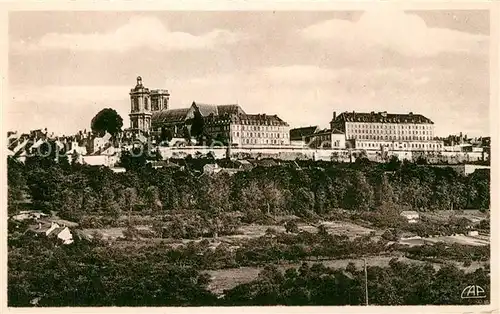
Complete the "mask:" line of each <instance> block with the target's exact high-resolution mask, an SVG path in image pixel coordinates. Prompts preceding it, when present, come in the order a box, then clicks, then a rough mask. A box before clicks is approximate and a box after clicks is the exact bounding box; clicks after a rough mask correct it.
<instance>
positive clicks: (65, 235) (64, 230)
mask: <svg viewBox="0 0 500 314" xmlns="http://www.w3.org/2000/svg"><path fill="white" fill-rule="evenodd" d="M49 236H52V237H57V238H58V239H60V240H61V241H62V242H63V244H71V243H73V235H72V234H71V231H70V230H69V228H68V227H59V228H55V229H54V230H53V231H52V232H51V233H50V234H49Z"/></svg>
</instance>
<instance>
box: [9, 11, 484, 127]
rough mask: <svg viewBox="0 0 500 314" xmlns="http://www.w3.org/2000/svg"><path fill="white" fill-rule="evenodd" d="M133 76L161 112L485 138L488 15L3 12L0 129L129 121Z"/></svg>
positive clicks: (425, 13) (429, 13)
mask: <svg viewBox="0 0 500 314" xmlns="http://www.w3.org/2000/svg"><path fill="white" fill-rule="evenodd" d="M27 21H29V23H28V22H27ZM138 75H141V76H142V78H143V82H144V85H146V86H147V87H149V88H166V89H169V90H170V93H171V105H170V106H171V108H180V107H186V106H189V104H190V103H191V102H192V101H198V102H203V103H218V104H228V103H238V104H240V105H241V106H242V107H243V109H244V110H245V111H246V112H247V113H268V114H278V115H279V116H280V117H281V118H283V119H284V120H285V121H287V122H289V123H290V125H291V126H292V127H298V126H305V125H320V126H324V127H326V126H327V125H328V122H329V121H330V119H331V116H332V112H333V111H334V110H335V111H337V112H342V111H353V110H355V111H365V112H370V111H384V110H385V111H388V112H394V113H408V112H410V111H412V112H414V113H421V114H424V115H425V116H427V117H429V118H430V119H431V120H433V121H434V122H435V123H436V132H437V134H438V135H448V134H450V133H458V132H465V133H467V134H469V135H471V136H480V135H488V134H489V125H488V123H489V118H488V111H489V13H488V11H417V12H408V11H406V12H404V11H396V10H393V9H389V8H384V9H380V10H375V11H366V12H355V11H342V12H340V11H322V12H299V11H295V12H272V11H268V12H248V11H247V12H244V11H241V12H62V11H59V12H13V13H12V12H11V13H10V15H9V87H10V88H9V99H10V100H11V101H10V104H9V105H8V106H7V107H6V109H5V116H4V117H5V119H6V122H7V123H6V124H7V127H8V128H9V129H14V130H20V131H26V130H29V129H34V128H43V127H47V128H48V129H49V130H50V131H54V132H56V133H63V134H70V133H73V132H75V131H77V130H80V129H85V128H87V129H89V127H90V120H91V119H92V117H93V116H94V115H95V114H96V113H97V112H98V111H99V110H100V109H101V108H104V107H111V108H114V109H116V110H117V111H118V112H119V113H120V114H121V116H122V117H123V119H124V123H125V126H127V127H128V126H129V119H128V111H129V109H130V105H129V104H130V102H129V95H128V92H129V90H130V88H132V87H133V86H134V85H135V78H136V77H137V76H138Z"/></svg>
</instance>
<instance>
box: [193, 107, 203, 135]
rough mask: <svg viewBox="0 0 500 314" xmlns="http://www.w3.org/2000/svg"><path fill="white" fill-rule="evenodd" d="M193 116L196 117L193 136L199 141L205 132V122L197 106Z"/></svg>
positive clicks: (194, 118)
mask: <svg viewBox="0 0 500 314" xmlns="http://www.w3.org/2000/svg"><path fill="white" fill-rule="evenodd" d="M193 114H194V117H193V120H192V124H191V136H193V137H195V138H196V139H199V138H200V137H201V135H202V134H203V131H204V130H205V121H204V119H203V116H202V115H201V112H200V109H199V108H198V107H196V106H195V110H194V113H193Z"/></svg>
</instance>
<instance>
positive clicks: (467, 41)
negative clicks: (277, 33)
mask: <svg viewBox="0 0 500 314" xmlns="http://www.w3.org/2000/svg"><path fill="white" fill-rule="evenodd" d="M299 33H300V36H301V37H302V38H304V39H307V40H310V41H313V42H320V43H324V44H327V45H329V46H331V47H333V48H334V49H343V50H344V51H347V52H349V53H354V54H359V55H363V54H366V53H368V51H370V49H374V48H375V49H390V50H394V51H397V52H399V53H401V54H403V55H407V56H414V57H425V56H432V55H436V54H439V53H443V52H462V53H474V54H484V53H487V52H488V36H485V35H479V34H470V33H464V32H460V31H456V30H451V29H444V28H431V27H428V26H427V25H426V23H425V21H424V20H423V19H422V18H420V17H418V16H417V15H414V14H408V13H405V12H403V11H398V10H395V9H389V8H382V9H374V10H370V11H366V12H365V13H363V15H362V16H361V17H360V19H359V20H358V21H356V22H351V21H346V20H338V19H332V20H326V21H322V22H320V23H317V24H314V25H311V26H308V27H306V28H304V29H302V30H300V31H299Z"/></svg>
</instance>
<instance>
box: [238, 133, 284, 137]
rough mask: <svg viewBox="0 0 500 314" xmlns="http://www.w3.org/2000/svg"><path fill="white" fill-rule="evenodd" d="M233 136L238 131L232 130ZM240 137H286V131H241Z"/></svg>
mask: <svg viewBox="0 0 500 314" xmlns="http://www.w3.org/2000/svg"><path fill="white" fill-rule="evenodd" d="M233 136H235V137H239V136H240V132H233ZM241 137H256V138H262V137H263V138H288V134H287V133H283V134H281V133H254V132H241Z"/></svg>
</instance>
